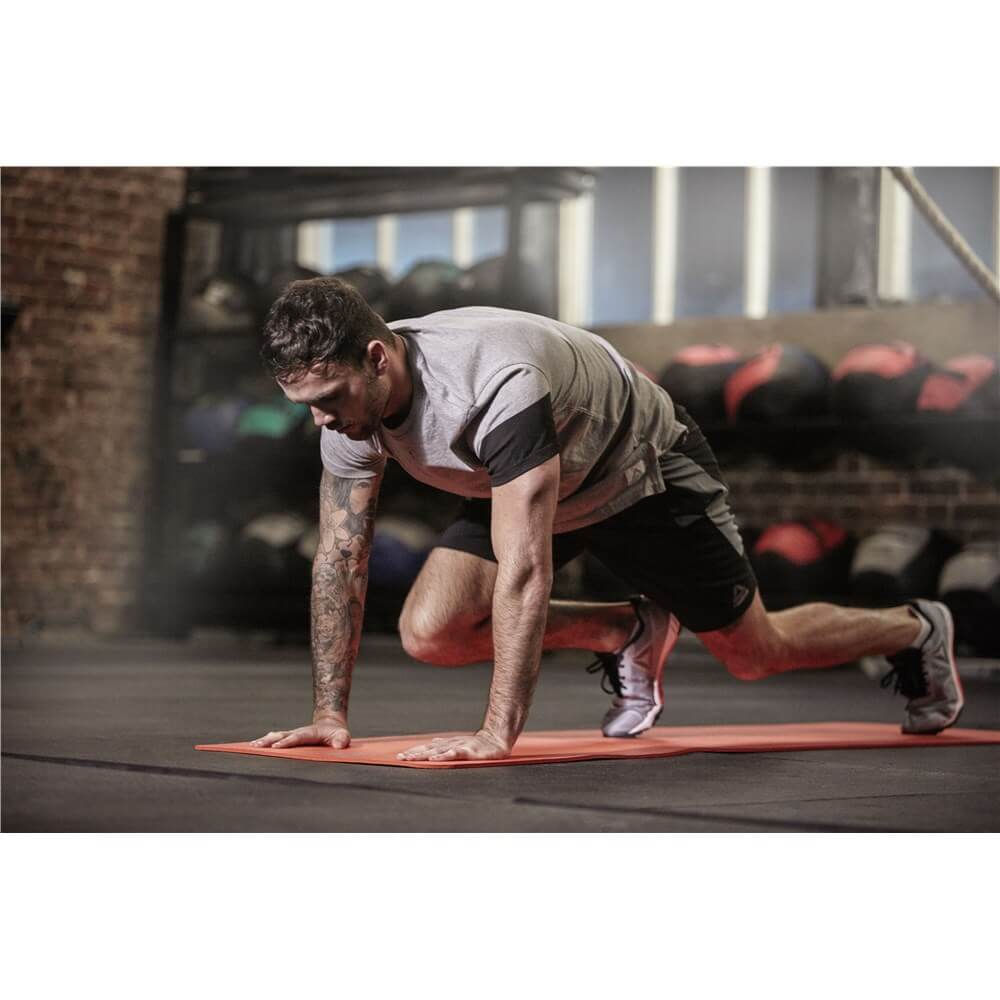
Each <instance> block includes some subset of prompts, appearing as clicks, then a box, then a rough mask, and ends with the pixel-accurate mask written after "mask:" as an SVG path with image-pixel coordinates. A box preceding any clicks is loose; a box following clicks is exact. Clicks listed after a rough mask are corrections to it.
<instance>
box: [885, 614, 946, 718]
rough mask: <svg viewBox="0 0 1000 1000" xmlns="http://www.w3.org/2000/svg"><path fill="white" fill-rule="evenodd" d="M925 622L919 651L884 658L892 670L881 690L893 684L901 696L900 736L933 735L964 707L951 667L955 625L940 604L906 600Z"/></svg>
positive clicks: (910, 650)
mask: <svg viewBox="0 0 1000 1000" xmlns="http://www.w3.org/2000/svg"><path fill="white" fill-rule="evenodd" d="M909 604H910V606H911V607H912V608H915V609H916V611H917V612H918V613H919V614H920V615H921V616H922V617H923V618H924V619H926V621H927V622H928V624H929V625H930V627H931V630H930V633H929V634H928V636H927V638H926V639H925V640H924V644H923V645H922V646H921V647H920V648H919V649H903V650H900V652H898V653H895V654H893V655H892V656H887V657H886V659H887V660H888V661H889V663H891V664H892V670H890V671H889V673H887V674H886V675H885V677H883V678H882V687H888V686H889V685H890V684H891V683H893V682H894V681H895V690H896V691H897V692H898V693H899V694H902V695H904V696H905V697H906V698H907V699H908V700H907V702H906V712H905V714H904V716H903V727H902V728H903V732H904V733H921V734H934V733H940V732H941V730H942V729H947V728H948V727H949V726H953V725H955V723H956V722H958V717H959V716H960V715H961V714H962V709H963V707H964V706H965V695H964V693H963V691H962V680H961V678H960V677H959V676H958V667H957V666H956V665H955V623H954V621H953V620H952V617H951V612H950V611H949V610H948V606H947V605H945V604H942V603H941V602H940V601H925V600H916V601H910V602H909Z"/></svg>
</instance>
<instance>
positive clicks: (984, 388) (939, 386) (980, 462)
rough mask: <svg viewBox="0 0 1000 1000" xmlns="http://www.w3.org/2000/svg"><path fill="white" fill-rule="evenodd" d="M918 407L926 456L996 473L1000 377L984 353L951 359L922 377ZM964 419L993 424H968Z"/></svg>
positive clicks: (999, 469) (999, 445) (999, 462)
mask: <svg viewBox="0 0 1000 1000" xmlns="http://www.w3.org/2000/svg"><path fill="white" fill-rule="evenodd" d="M917 409H918V411H919V412H920V413H922V414H924V415H925V416H926V417H928V418H929V419H928V421H926V422H924V424H923V425H922V426H921V428H920V431H921V434H922V436H923V444H924V451H925V452H926V453H927V456H928V457H930V458H933V459H937V460H938V461H942V462H947V463H949V464H951V465H957V466H959V467H961V468H967V469H971V470H972V471H974V472H976V473H978V474H980V475H984V476H987V477H996V476H997V475H1000V420H997V417H1000V377H998V374H997V360H996V359H994V358H991V357H989V356H987V355H985V354H963V355H960V356H959V357H957V358H952V359H951V360H950V361H948V362H947V363H946V364H945V365H944V367H943V368H942V369H940V370H938V371H933V372H931V373H930V374H929V375H928V376H927V378H926V379H925V380H924V384H923V386H922V387H921V389H920V396H919V397H918V399H917ZM968 419H973V420H987V421H991V422H992V423H993V426H992V427H990V426H984V427H981V428H979V427H976V428H970V426H969V425H968V423H967V422H965V421H966V420H968Z"/></svg>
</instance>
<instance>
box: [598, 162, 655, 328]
mask: <svg viewBox="0 0 1000 1000" xmlns="http://www.w3.org/2000/svg"><path fill="white" fill-rule="evenodd" d="M652 246H653V171H652V170H651V169H650V168H648V167H608V168H606V169H603V170H601V171H600V172H599V173H598V175H597V186H596V190H595V195H594V277H593V281H594V286H593V322H594V325H595V326H597V325H600V324H602V323H647V322H649V317H650V315H651V312H652V289H651V283H652V273H651V271H652Z"/></svg>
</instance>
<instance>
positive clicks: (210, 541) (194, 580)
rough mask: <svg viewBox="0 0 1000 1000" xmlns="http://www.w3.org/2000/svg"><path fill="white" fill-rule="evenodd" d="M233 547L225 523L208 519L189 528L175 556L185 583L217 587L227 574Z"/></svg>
mask: <svg viewBox="0 0 1000 1000" xmlns="http://www.w3.org/2000/svg"><path fill="white" fill-rule="evenodd" d="M231 546H232V535H231V533H230V531H229V529H228V528H227V527H226V525H225V524H223V522H221V521H217V520H213V519H206V520H204V521H196V522H195V523H194V524H191V525H189V526H188V527H187V528H186V529H185V530H184V532H183V533H182V535H181V541H180V546H179V547H178V549H177V551H176V555H175V559H176V562H175V566H176V569H177V571H178V573H179V575H180V577H181V579H182V580H183V581H184V582H185V583H190V584H194V585H195V586H211V585H212V584H214V583H217V582H218V578H219V576H220V575H221V574H222V573H223V572H224V571H225V567H226V564H227V561H228V559H229V557H230V555H231Z"/></svg>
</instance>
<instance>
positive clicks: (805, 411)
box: [724, 344, 830, 424]
mask: <svg viewBox="0 0 1000 1000" xmlns="http://www.w3.org/2000/svg"><path fill="white" fill-rule="evenodd" d="M829 394H830V372H829V369H828V368H827V367H826V365H825V364H823V362H822V361H820V359H819V358H817V357H816V355H815V354H812V353H811V352H810V351H807V350H805V349H804V348H801V347H795V346H793V345H791V344H771V345H769V346H768V347H765V348H764V349H763V350H760V351H758V352H757V353H756V354H754V355H753V356H752V357H750V358H748V359H747V360H746V361H744V362H743V364H741V365H740V366H739V368H737V369H736V370H735V371H734V372H733V373H732V374H731V375H730V376H729V377H728V378H727V379H726V385H725V389H724V397H725V404H726V416H727V418H728V419H729V420H730V421H731V422H733V423H740V422H744V421H745V422H748V423H761V424H773V423H781V422H784V421H786V420H789V419H794V418H798V417H819V416H824V415H825V414H826V413H827V412H828V410H829Z"/></svg>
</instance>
